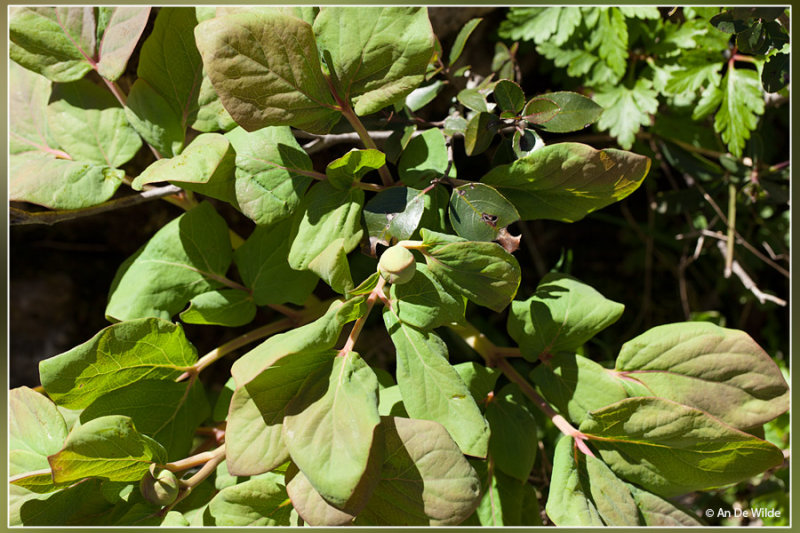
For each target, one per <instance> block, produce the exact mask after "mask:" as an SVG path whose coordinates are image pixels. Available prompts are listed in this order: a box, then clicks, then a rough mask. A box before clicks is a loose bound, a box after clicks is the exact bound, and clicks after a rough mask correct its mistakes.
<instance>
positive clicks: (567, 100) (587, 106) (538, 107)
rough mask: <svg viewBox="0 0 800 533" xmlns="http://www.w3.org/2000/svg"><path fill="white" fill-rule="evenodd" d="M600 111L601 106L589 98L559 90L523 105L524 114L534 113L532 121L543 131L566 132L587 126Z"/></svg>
mask: <svg viewBox="0 0 800 533" xmlns="http://www.w3.org/2000/svg"><path fill="white" fill-rule="evenodd" d="M553 105H555V106H556V108H557V109H555V108H553V107H552V106H553ZM537 111H538V112H537ZM602 112H603V108H602V107H600V106H599V105H598V104H596V103H595V102H594V101H593V100H592V99H591V98H586V97H585V96H583V95H581V94H578V93H573V92H569V91H560V92H555V93H547V94H544V95H542V96H537V97H536V98H533V99H532V100H531V101H530V102H528V105H527V106H526V107H525V112H524V114H525V115H526V116H527V115H530V114H531V113H534V119H533V123H534V124H538V126H539V127H540V128H541V129H543V130H545V131H549V132H554V133H566V132H571V131H578V130H582V129H584V128H586V127H588V126H589V125H591V124H592V123H593V122H594V121H596V120H597V119H598V118H600V115H601V113H602ZM551 114H552V116H550V115H551ZM529 122H530V120H529Z"/></svg>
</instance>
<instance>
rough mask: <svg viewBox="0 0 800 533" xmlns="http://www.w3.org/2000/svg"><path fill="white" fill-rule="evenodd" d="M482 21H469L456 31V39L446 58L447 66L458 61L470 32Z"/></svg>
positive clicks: (480, 19)
mask: <svg viewBox="0 0 800 533" xmlns="http://www.w3.org/2000/svg"><path fill="white" fill-rule="evenodd" d="M482 20H483V19H482V18H473V19H470V20H468V21H467V22H466V24H464V25H463V26H462V27H461V29H460V30H458V34H456V38H455V40H454V41H453V46H451V47H450V54H449V55H448V56H447V57H448V60H447V64H448V65H452V64H453V63H455V62H456V61H458V58H459V57H461V52H463V51H464V46H465V45H466V44H467V39H469V36H470V35H472V32H473V31H475V28H476V27H477V26H478V24H480V23H481V21H482Z"/></svg>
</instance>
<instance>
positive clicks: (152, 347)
mask: <svg viewBox="0 0 800 533" xmlns="http://www.w3.org/2000/svg"><path fill="white" fill-rule="evenodd" d="M196 361H197V350H196V349H195V347H194V346H192V345H191V344H190V343H189V341H188V340H186V337H185V335H184V334H183V329H182V328H181V327H180V326H179V325H176V324H173V323H171V322H168V321H166V320H161V319H158V318H142V319H138V320H130V321H128V322H120V323H119V324H114V325H113V326H108V327H107V328H104V329H102V330H100V332H99V333H97V335H95V336H94V337H92V338H91V339H89V340H88V341H86V342H84V343H83V344H80V345H78V346H76V347H75V348H73V349H71V350H69V351H67V352H64V353H62V354H60V355H56V356H55V357H51V358H49V359H45V360H44V361H42V362H41V363H39V374H40V376H41V379H42V386H43V387H44V390H45V391H47V394H48V395H49V396H50V398H52V399H53V401H54V402H56V404H58V405H61V406H63V407H67V408H69V409H80V408H84V407H87V406H88V405H89V404H91V403H92V402H93V401H94V400H96V399H97V398H99V397H100V396H101V395H103V394H106V393H108V392H111V391H114V390H117V389H121V388H122V387H124V386H126V385H130V384H131V383H135V382H137V381H139V380H142V379H164V380H174V379H175V378H177V377H178V376H179V375H181V374H182V373H183V372H185V371H187V370H188V369H189V368H190V367H191V365H193V364H194V363H195V362H196Z"/></svg>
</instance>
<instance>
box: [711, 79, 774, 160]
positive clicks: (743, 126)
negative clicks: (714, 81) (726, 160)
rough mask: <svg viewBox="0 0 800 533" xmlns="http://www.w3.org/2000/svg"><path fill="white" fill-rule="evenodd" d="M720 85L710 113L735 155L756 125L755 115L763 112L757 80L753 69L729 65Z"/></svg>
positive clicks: (742, 147)
mask: <svg viewBox="0 0 800 533" xmlns="http://www.w3.org/2000/svg"><path fill="white" fill-rule="evenodd" d="M721 87H722V100H721V102H720V107H719V111H717V114H716V115H715V116H714V129H715V130H716V131H717V132H718V133H720V134H721V135H722V140H723V141H724V142H725V143H726V144H727V145H728V150H730V151H731V153H732V154H733V155H734V156H735V157H737V158H738V157H741V156H742V151H743V150H744V145H745V142H746V141H747V139H749V138H750V132H751V131H753V130H755V129H756V127H757V126H758V117H759V115H762V114H763V113H764V96H763V95H762V94H761V82H760V80H759V77H758V73H757V72H756V71H754V70H743V69H735V68H729V69H728V72H727V73H726V74H725V78H724V79H723V80H722V86H721Z"/></svg>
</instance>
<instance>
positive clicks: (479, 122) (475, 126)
mask: <svg viewBox="0 0 800 533" xmlns="http://www.w3.org/2000/svg"><path fill="white" fill-rule="evenodd" d="M499 127H500V122H499V121H498V119H497V117H496V116H495V115H493V114H492V113H483V112H482V113H476V114H475V115H473V116H472V118H471V119H469V122H467V128H466V130H465V131H464V150H465V151H466V152H467V155H478V154H480V153H482V152H484V151H486V149H487V148H489V145H490V144H492V140H493V139H494V136H495V134H496V133H497V130H498V129H499Z"/></svg>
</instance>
